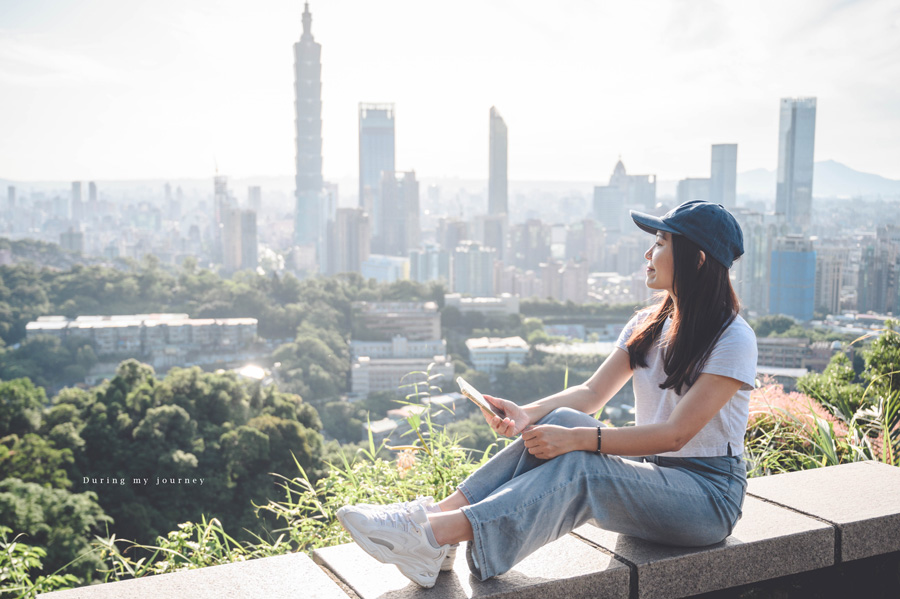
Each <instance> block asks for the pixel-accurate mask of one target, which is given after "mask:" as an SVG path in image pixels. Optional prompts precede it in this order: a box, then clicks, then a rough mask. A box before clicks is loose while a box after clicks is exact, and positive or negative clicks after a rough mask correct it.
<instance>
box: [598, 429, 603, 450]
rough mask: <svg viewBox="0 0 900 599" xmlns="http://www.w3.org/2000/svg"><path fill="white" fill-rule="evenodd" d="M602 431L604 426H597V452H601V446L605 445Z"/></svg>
mask: <svg viewBox="0 0 900 599" xmlns="http://www.w3.org/2000/svg"><path fill="white" fill-rule="evenodd" d="M602 433H603V427H602V426H598V427H597V453H601V452H600V448H601V447H602V446H603V436H602Z"/></svg>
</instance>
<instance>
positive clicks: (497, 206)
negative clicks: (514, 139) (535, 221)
mask: <svg viewBox="0 0 900 599" xmlns="http://www.w3.org/2000/svg"><path fill="white" fill-rule="evenodd" d="M490 124H491V130H490V148H489V153H490V155H489V158H488V161H489V165H488V167H489V173H488V177H489V178H488V214H505V213H508V212H509V209H508V203H509V189H508V180H507V169H508V161H507V149H508V146H509V138H508V132H507V129H506V123H505V122H504V121H503V117H502V116H500V111H498V110H497V108H496V107H495V106H491V120H490Z"/></svg>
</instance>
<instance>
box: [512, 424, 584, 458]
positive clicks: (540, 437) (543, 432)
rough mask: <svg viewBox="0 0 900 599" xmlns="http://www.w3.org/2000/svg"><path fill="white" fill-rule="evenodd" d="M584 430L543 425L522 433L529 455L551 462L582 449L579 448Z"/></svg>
mask: <svg viewBox="0 0 900 599" xmlns="http://www.w3.org/2000/svg"><path fill="white" fill-rule="evenodd" d="M582 430H583V429H579V428H566V427H564V426H556V425H555V424H541V425H538V426H532V427H529V428H528V429H527V430H526V431H525V432H523V433H522V439H523V440H524V441H525V447H526V448H528V453H530V454H531V455H533V456H534V457H536V458H540V459H542V460H550V459H553V458H555V457H556V456H560V455H562V454H564V453H569V452H570V451H576V450H579V449H582V447H580V446H579V436H580V433H581V432H582Z"/></svg>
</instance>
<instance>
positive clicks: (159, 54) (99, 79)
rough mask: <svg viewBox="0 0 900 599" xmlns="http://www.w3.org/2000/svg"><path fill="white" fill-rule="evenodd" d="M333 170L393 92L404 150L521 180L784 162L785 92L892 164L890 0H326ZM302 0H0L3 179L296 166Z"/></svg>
mask: <svg viewBox="0 0 900 599" xmlns="http://www.w3.org/2000/svg"><path fill="white" fill-rule="evenodd" d="M310 10H311V12H312V15H313V23H312V32H313V35H314V37H315V39H316V41H317V42H319V43H321V44H322V63H323V65H322V82H323V86H322V100H323V114H322V117H323V139H324V141H323V156H324V174H325V177H326V180H327V179H332V180H336V179H346V178H353V177H355V176H356V174H357V170H358V139H357V106H358V104H359V102H393V103H394V104H395V106H396V165H397V168H398V170H415V171H416V173H417V175H418V176H419V178H428V177H458V178H461V179H486V178H487V168H488V115H489V110H490V107H491V106H496V107H497V108H498V110H499V111H500V113H501V114H502V115H503V118H504V119H505V121H506V123H507V126H508V128H509V177H510V179H511V180H531V181H536V180H547V181H594V182H597V183H605V182H606V181H608V179H609V176H610V174H611V173H612V170H613V167H614V165H615V163H616V161H617V160H618V159H619V157H621V159H622V160H623V162H624V164H625V166H626V168H627V169H628V172H629V173H632V174H656V175H657V176H658V177H659V178H660V179H662V180H672V179H681V178H684V177H703V176H709V162H710V155H709V154H710V147H709V146H710V145H711V144H714V143H737V144H738V171H739V172H743V171H747V170H751V169H756V168H765V169H769V170H772V169H774V168H775V165H776V161H777V155H778V145H777V133H778V106H779V100H780V98H782V97H806V96H815V97H817V98H818V113H817V124H816V148H815V159H816V160H817V161H819V160H829V159H832V160H837V161H838V162H842V163H844V164H847V165H848V166H851V167H853V168H855V169H857V170H861V171H865V172H872V173H877V174H880V175H883V176H885V177H889V178H893V179H900V159H898V158H900V86H898V85H897V84H896V82H897V81H900V3H898V2H896V0H864V1H856V2H853V1H830V0H774V1H771V0H762V1H754V2H730V1H729V2H714V1H705V0H659V1H647V0H629V1H627V2H626V1H619V2H611V1H607V2H597V1H594V0H556V1H555V2H546V1H545V2H537V1H533V0H456V1H455V2H438V1H435V0H427V1H426V0H382V1H380V2H373V1H372V0H313V1H312V2H310ZM302 12H303V3H302V2H300V1H296V0H292V1H286V0H257V1H255V2H252V3H251V2H248V1H246V0H244V1H239V0H152V1H150V0H77V1H76V0H65V1H64V0H0V178H6V179H10V180H14V181H48V180H59V181H66V180H98V181H102V180H125V179H155V178H181V177H208V176H212V175H213V174H214V173H215V172H216V171H217V169H218V172H219V173H221V174H226V175H229V176H232V177H250V176H271V175H291V174H292V173H293V172H294V152H295V148H294V130H293V126H294V124H293V119H294V112H293V110H294V109H293V101H294V99H293V48H292V46H293V44H294V43H295V42H296V41H297V40H298V39H299V37H300V34H301V32H302V25H301V14H302Z"/></svg>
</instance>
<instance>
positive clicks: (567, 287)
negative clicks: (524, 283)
mask: <svg viewBox="0 0 900 599" xmlns="http://www.w3.org/2000/svg"><path fill="white" fill-rule="evenodd" d="M588 273H589V271H588V266H587V262H575V261H573V260H569V261H568V262H566V263H562V262H559V261H556V260H552V261H550V262H547V263H544V264H541V281H542V283H543V290H544V293H545V294H546V296H547V297H552V298H553V299H555V300H559V301H561V302H568V301H571V302H574V303H576V304H583V303H585V302H587V300H588Z"/></svg>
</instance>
